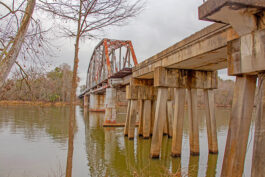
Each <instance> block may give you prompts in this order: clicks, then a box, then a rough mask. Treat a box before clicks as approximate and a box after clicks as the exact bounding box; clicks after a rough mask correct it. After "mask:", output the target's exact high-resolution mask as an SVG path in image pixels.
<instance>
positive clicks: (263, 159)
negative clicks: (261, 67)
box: [251, 73, 265, 177]
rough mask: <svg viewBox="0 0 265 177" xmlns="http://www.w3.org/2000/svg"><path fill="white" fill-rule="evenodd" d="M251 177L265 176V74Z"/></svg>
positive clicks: (261, 88)
mask: <svg viewBox="0 0 265 177" xmlns="http://www.w3.org/2000/svg"><path fill="white" fill-rule="evenodd" d="M257 100H258V101H257V103H258V105H257V114H256V122H255V135H254V148H253V156H252V169H251V176H252V177H256V176H263V175H264V174H265V168H264V167H265V150H264V149H265V74H264V73H263V74H260V75H259V86H258V94H257Z"/></svg>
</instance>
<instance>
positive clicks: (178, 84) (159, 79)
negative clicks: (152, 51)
mask: <svg viewBox="0 0 265 177" xmlns="http://www.w3.org/2000/svg"><path fill="white" fill-rule="evenodd" d="M154 86H155V87H169V88H196V89H216V88H217V71H196V70H183V69H172V68H163V67H157V68H155V71H154Z"/></svg>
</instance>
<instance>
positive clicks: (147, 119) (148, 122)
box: [143, 100, 151, 138]
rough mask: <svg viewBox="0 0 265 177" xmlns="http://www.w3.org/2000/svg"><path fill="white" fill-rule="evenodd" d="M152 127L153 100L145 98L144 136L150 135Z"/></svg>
mask: <svg viewBox="0 0 265 177" xmlns="http://www.w3.org/2000/svg"><path fill="white" fill-rule="evenodd" d="M150 129H151V100H144V111H143V137H144V138H149V137H150Z"/></svg>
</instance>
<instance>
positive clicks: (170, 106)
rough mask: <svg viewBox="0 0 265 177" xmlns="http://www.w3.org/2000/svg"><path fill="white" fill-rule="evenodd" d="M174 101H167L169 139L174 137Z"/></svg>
mask: <svg viewBox="0 0 265 177" xmlns="http://www.w3.org/2000/svg"><path fill="white" fill-rule="evenodd" d="M172 102H173V101H167V124H168V126H167V127H168V137H169V138H171V137H172V135H173V103H172Z"/></svg>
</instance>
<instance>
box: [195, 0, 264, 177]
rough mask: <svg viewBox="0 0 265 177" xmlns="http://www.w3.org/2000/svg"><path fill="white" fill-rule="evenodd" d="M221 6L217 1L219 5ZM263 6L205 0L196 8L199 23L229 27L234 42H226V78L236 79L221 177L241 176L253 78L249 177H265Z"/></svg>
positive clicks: (257, 0)
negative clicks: (252, 135) (251, 148)
mask: <svg viewBox="0 0 265 177" xmlns="http://www.w3.org/2000/svg"><path fill="white" fill-rule="evenodd" d="M220 2H221V1H220ZM264 8H265V2H264V1H263V0H251V1H246V0H226V1H225V2H221V3H219V1H218V3H217V0H209V1H207V2H206V3H204V4H203V5H202V6H201V7H200V8H199V16H200V19H202V20H208V21H215V22H223V23H226V24H230V25H231V26H232V27H233V29H234V30H235V31H236V33H237V34H238V38H237V39H234V40H230V41H228V44H227V58H228V74H229V75H231V76H236V84H235V88H234V96H233V104H232V110H231V115H230V124H229V130H228V135H227V141H226V148H225V154H224V160H223V167H222V173H221V176H222V177H232V176H242V174H243V172H244V162H245V155H246V150H247V144H248V136H249V129H250V124H251V119H252V111H253V106H254V97H255V90H256V80H257V75H259V76H260V77H259V87H258V97H257V100H258V101H257V103H258V105H257V114H256V115H257V117H256V127H255V137H254V149H253V158H252V172H251V173H252V174H251V175H252V177H254V176H264V174H265V168H264V166H265V152H264V148H265V138H264V137H265V118H264V108H263V105H264V100H263V98H264V83H263V81H264V77H263V76H264V73H265V60H264V58H265V52H264V51H265V25H264V22H265V11H264Z"/></svg>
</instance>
